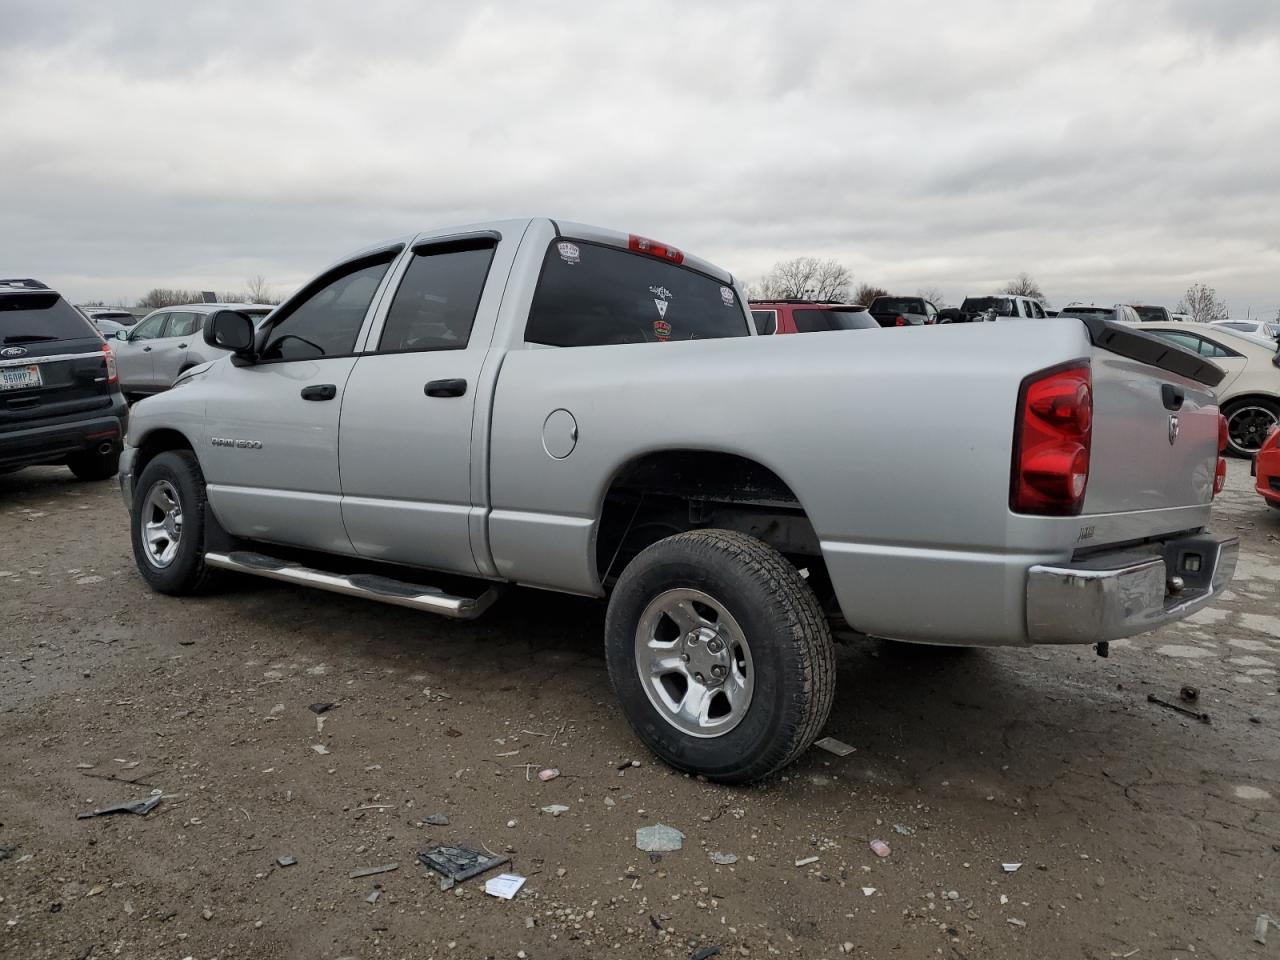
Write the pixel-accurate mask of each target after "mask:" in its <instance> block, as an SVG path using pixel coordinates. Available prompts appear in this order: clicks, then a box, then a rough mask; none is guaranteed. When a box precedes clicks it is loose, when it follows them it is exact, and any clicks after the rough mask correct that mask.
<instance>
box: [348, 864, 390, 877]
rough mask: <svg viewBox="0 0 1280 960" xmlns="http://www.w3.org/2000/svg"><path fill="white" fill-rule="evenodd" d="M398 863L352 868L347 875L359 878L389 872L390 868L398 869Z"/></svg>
mask: <svg viewBox="0 0 1280 960" xmlns="http://www.w3.org/2000/svg"><path fill="white" fill-rule="evenodd" d="M399 869H400V864H398V863H384V864H382V866H380V867H361V868H360V869H359V870H352V871H351V872H350V873H349V874H347V877H348V878H350V879H351V880H359V879H360V878H361V877H372V876H375V875H377V874H379V873H390V872H391V871H392V870H399Z"/></svg>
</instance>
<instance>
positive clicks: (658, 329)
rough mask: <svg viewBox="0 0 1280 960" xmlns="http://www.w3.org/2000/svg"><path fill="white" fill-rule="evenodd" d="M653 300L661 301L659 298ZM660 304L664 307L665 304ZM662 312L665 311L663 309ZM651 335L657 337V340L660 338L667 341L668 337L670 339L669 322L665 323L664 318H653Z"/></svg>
mask: <svg viewBox="0 0 1280 960" xmlns="http://www.w3.org/2000/svg"><path fill="white" fill-rule="evenodd" d="M653 302H654V303H662V301H661V300H655V301H653ZM662 305H663V306H664V307H665V306H666V304H665V303H662ZM664 312H665V311H664ZM653 335H654V336H655V337H657V338H658V339H659V340H662V341H664V342H665V341H667V340H670V339H671V324H669V323H667V321H665V320H655V321H653Z"/></svg>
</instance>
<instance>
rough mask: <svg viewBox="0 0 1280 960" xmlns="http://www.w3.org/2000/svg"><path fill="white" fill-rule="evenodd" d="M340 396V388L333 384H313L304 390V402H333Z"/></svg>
mask: <svg viewBox="0 0 1280 960" xmlns="http://www.w3.org/2000/svg"><path fill="white" fill-rule="evenodd" d="M337 395H338V387H337V385H336V384H332V383H313V384H312V385H311V386H309V387H303V388H302V399H303V400H332V399H333V398H334V397H336V396H337Z"/></svg>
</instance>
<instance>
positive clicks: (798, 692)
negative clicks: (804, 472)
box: [605, 530, 835, 783]
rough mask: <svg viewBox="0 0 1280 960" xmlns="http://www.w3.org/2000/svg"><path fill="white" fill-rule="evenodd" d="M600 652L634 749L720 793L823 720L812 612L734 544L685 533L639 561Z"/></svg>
mask: <svg viewBox="0 0 1280 960" xmlns="http://www.w3.org/2000/svg"><path fill="white" fill-rule="evenodd" d="M605 648H606V649H605V654H606V658H607V661H608V667H609V678H610V680H611V682H612V683H613V688H614V691H615V692H616V693H617V695H618V698H619V700H620V701H621V703H622V708H623V712H624V713H625V714H626V716H627V719H628V721H629V722H630V723H631V726H632V728H633V729H634V730H635V731H636V734H637V735H638V736H639V737H640V739H641V740H643V741H644V743H645V745H646V746H648V747H649V749H650V750H652V751H653V752H654V753H656V754H657V755H658V756H659V757H661V758H662V759H663V760H664V761H666V762H667V763H668V764H670V765H671V766H673V767H675V768H676V769H678V770H681V771H685V772H688V773H699V774H704V775H706V776H707V777H708V778H710V779H712V780H716V781H719V782H721V783H747V782H749V781H752V780H757V779H759V778H761V777H766V776H769V775H770V774H772V773H775V772H777V771H778V770H780V769H781V768H782V767H784V766H786V765H787V764H788V763H790V762H791V761H792V760H794V759H795V758H796V757H797V756H798V755H799V754H800V753H801V752H802V751H803V750H805V749H806V748H807V747H808V746H809V745H810V744H811V743H812V742H813V741H814V739H815V738H816V737H817V735H818V733H819V732H820V731H821V729H822V726H823V724H825V723H826V720H827V715H828V714H829V713H830V711H831V702H832V699H833V697H834V693H835V651H834V645H833V643H832V640H831V632H830V630H829V628H828V626H827V622H826V619H825V618H824V616H823V614H822V609H821V607H820V606H819V604H818V600H817V598H816V597H815V596H814V594H813V591H812V590H811V589H809V585H808V584H807V583H806V582H805V580H804V578H803V577H802V576H800V572H799V571H798V570H797V569H796V568H795V567H794V566H792V565H791V564H790V563H789V562H788V561H787V560H786V558H785V557H783V556H782V555H781V554H780V553H778V552H777V551H776V550H774V549H773V548H772V547H770V546H768V545H766V544H764V543H762V542H761V541H759V540H757V539H755V538H754V537H749V536H746V535H745V534H741V533H736V532H733V531H729V530H694V531H690V532H688V533H681V534H678V535H676V536H672V537H668V538H666V539H665V540H661V541H659V542H658V543H655V544H654V545H652V546H650V547H648V548H647V549H645V550H644V551H642V552H641V553H640V554H639V555H638V556H637V557H636V558H635V560H633V561H632V562H631V563H630V564H628V565H627V567H626V569H625V570H624V571H623V573H622V576H621V577H620V578H619V580H618V583H617V586H616V587H615V589H614V592H613V596H612V597H611V598H610V601H609V611H608V615H607V618H606V621H605Z"/></svg>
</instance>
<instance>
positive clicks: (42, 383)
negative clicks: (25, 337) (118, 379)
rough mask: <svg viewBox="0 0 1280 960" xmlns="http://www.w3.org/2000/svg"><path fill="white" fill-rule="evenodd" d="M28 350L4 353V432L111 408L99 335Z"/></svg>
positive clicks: (0, 367)
mask: <svg viewBox="0 0 1280 960" xmlns="http://www.w3.org/2000/svg"><path fill="white" fill-rule="evenodd" d="M25 351H26V352H25V353H24V354H23V355H22V356H20V357H0V430H5V429H10V428H12V429H17V428H19V427H22V426H27V425H29V424H30V423H31V422H32V421H36V420H45V419H53V418H56V417H64V416H68V415H71V414H76V413H81V412H86V411H91V410H101V409H106V408H108V407H110V406H111V402H112V396H111V387H110V385H109V384H108V383H107V362H106V355H105V354H104V353H103V352H102V341H101V340H100V339H98V338H88V337H86V338H84V339H82V340H71V341H67V340H60V341H58V342H56V343H38V344H37V343H33V344H30V345H29V346H27V347H26V348H25Z"/></svg>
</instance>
